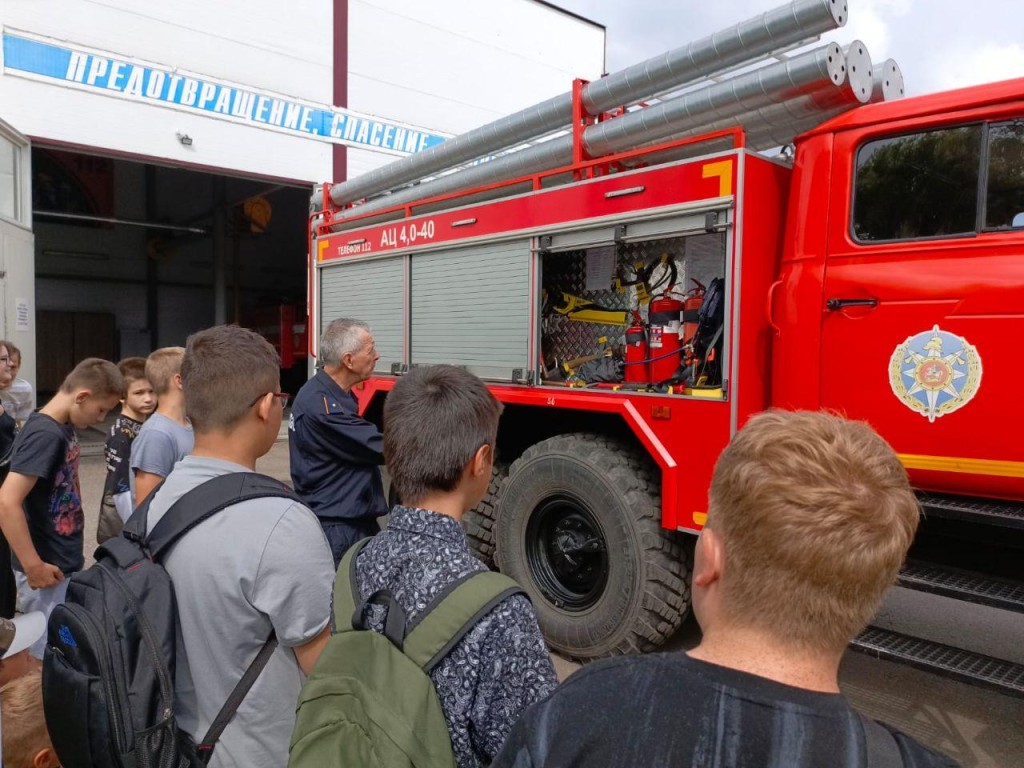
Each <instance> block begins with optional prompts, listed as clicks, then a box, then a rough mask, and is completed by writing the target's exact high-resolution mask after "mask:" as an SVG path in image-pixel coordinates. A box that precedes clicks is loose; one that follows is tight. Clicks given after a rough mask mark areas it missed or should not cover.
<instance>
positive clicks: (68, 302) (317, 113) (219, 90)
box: [0, 0, 605, 392]
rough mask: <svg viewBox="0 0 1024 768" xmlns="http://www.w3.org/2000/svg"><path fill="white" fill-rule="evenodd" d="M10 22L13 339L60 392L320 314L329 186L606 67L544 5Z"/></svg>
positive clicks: (405, 1) (162, 9) (6, 73)
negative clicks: (90, 375) (242, 331)
mask: <svg viewBox="0 0 1024 768" xmlns="http://www.w3.org/2000/svg"><path fill="white" fill-rule="evenodd" d="M0 26H2V35H3V48H2V60H0V65H2V66H0V274H2V275H3V277H2V278H0V289H2V303H3V312H2V324H0V337H6V338H9V339H10V340H11V341H13V342H14V343H15V344H18V345H19V346H20V347H21V348H22V349H23V350H24V353H25V361H24V368H23V374H22V375H24V376H27V377H29V378H30V380H33V379H35V378H36V377H38V388H39V389H40V390H41V391H42V392H47V391H52V390H53V388H54V382H55V381H57V382H58V383H59V378H60V377H62V376H63V373H66V371H67V369H69V367H70V365H73V364H74V362H75V360H76V359H77V358H80V357H84V356H88V355H91V354H97V355H101V356H106V357H111V358H115V359H116V358H117V357H121V356H124V355H128V354H146V353H147V352H148V351H150V350H151V349H152V348H155V347H157V346H166V345H170V344H183V343H184V341H185V337H186V336H187V334H188V333H190V332H192V331H194V330H197V329H198V328H201V327H204V326H206V325H210V324H212V323H214V322H224V321H228V322H231V321H241V322H244V323H246V324H249V325H253V322H252V321H251V318H253V317H262V316H264V315H266V314H267V311H268V310H269V309H271V308H274V307H278V306H283V305H286V304H287V305H294V306H301V305H304V303H305V299H306V297H305V294H304V289H305V269H306V267H305V264H306V254H305V246H306V238H305V232H306V215H307V203H308V197H309V190H310V188H311V185H312V184H314V183H317V182H321V181H324V180H333V181H337V180H341V179H343V178H349V177H352V176H354V175H357V174H359V173H362V172H365V171H366V170H369V169H371V168H374V167H377V166H379V165H382V164H384V163H386V162H388V161H389V160H392V159H394V158H395V157H397V156H401V155H404V154H407V153H409V152H415V151H418V150H420V149H422V148H424V147H428V146H431V145H433V144H435V143H438V142H441V141H443V140H444V139H445V138H447V137H448V136H451V135H454V134H457V133H460V132H463V131H465V130H468V129H470V128H473V127H476V126H478V125H481V124H484V123H487V122H489V121H491V120H493V119H495V118H498V117H500V116H502V115H504V114H507V113H509V112H512V111H515V110H517V109H520V108H522V107H526V106H529V105H530V104H534V103H537V102H540V101H543V100H544V99H547V98H549V97H551V96H554V95H557V94H559V93H564V92H566V91H568V90H569V88H570V87H571V83H572V80H573V78H575V77H582V78H587V79H594V78H596V77H598V76H600V75H601V73H602V71H603V68H604V42H605V32H604V28H603V27H601V26H600V25H597V24H595V23H593V22H591V21H588V20H586V19H582V18H580V17H577V16H574V15H572V14H569V13H566V12H565V11H562V10H560V9H558V8H557V7H555V6H553V5H550V4H548V3H545V2H540V1H539V0H498V1H497V2H493V3H479V2H471V0H442V2H440V3H434V4H422V3H417V2H414V1H413V0H336V1H335V2H331V1H329V0H308V1H307V2H302V3H288V4H285V3H278V2H269V1H268V0H263V2H256V3H252V2H248V3H242V2H238V1H237V0H223V1H222V2H217V3H211V2H199V1H198V0H171V1H170V2H166V3H157V4H152V3H149V4H143V3H138V2H132V1H131V0H105V2H103V3H95V2H87V1H86V0H7V1H6V2H4V3H3V4H2V5H0ZM299 314H301V311H300V313H299ZM247 319H249V320H250V321H249V322H246V320H247ZM36 350H38V354H37V353H36Z"/></svg>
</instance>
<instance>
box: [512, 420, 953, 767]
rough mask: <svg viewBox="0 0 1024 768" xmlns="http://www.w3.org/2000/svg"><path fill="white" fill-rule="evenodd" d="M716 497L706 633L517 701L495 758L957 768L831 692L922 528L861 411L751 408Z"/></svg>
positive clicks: (705, 582) (699, 554) (701, 601)
mask: <svg viewBox="0 0 1024 768" xmlns="http://www.w3.org/2000/svg"><path fill="white" fill-rule="evenodd" d="M709 502H710V503H709V508H708V521H707V525H706V526H705V528H704V530H703V531H702V532H701V534H700V538H699V539H698V540H697V548H696V558H695V561H694V568H693V612H694V614H695V615H696V617H697V621H698V623H699V624H700V627H701V630H702V631H703V637H702V639H701V642H700V644H699V645H698V646H697V647H696V648H694V649H692V650H690V651H689V652H687V653H684V654H662V655H656V656H646V657H639V658H638V657H628V658H623V659H615V660H609V661H606V662H598V663H596V664H592V665H589V666H588V667H587V668H586V669H584V670H582V671H580V672H578V673H577V674H575V675H574V676H573V677H572V678H571V679H570V680H569V681H568V682H567V683H566V684H565V685H564V686H562V688H561V689H559V690H558V691H556V692H555V693H554V694H553V695H552V696H551V697H550V698H548V699H547V700H546V701H544V702H542V703H540V704H539V705H537V706H535V707H533V708H532V709H530V710H529V711H528V712H527V713H526V716H525V717H524V718H523V719H522V720H520V721H519V723H518V724H517V725H516V727H515V728H514V729H513V731H512V735H511V736H510V737H509V740H508V741H507V742H506V744H505V747H504V749H503V750H502V753H501V754H500V755H499V756H498V759H497V760H496V761H495V762H494V765H495V766H498V767H499V768H508V767H510V766H515V768H531V767H532V766H542V765H548V766H555V765H557V766H560V768H571V767H572V766H583V765H586V766H587V767H588V768H602V767H603V766H639V765H672V766H680V767H683V766H701V767H702V768H725V767H726V766H729V767H730V768H761V767H762V766H772V765H786V766H793V768H802V767H803V766H806V767H807V768H810V767H811V766H815V767H816V766H822V765H828V766H834V767H835V768H860V767H861V766H865V765H872V766H873V765H876V764H877V765H885V766H890V765H892V766H898V765H903V766H906V768H926V767H930V766H954V765H955V763H954V762H953V761H952V760H950V759H949V758H947V757H945V756H944V755H941V754H939V753H937V752H933V751H931V750H929V749H927V748H925V747H923V746H922V745H921V744H919V743H917V742H916V741H914V740H913V739H912V738H910V737H909V736H906V735H904V734H902V733H899V732H897V731H894V730H893V729H891V728H889V727H888V726H885V725H882V724H880V723H876V722H875V721H873V720H869V719H867V718H865V717H863V716H861V715H859V714H858V713H857V712H856V711H855V710H853V709H852V708H851V707H850V705H849V703H848V702H847V701H846V699H845V698H844V697H843V695H842V694H841V693H840V692H839V683H838V674H839V661H840V659H841V658H842V656H843V653H844V651H845V650H846V645H847V643H849V641H850V639H851V638H852V637H853V636H854V635H855V634H857V633H858V632H859V631H860V630H861V629H862V628H863V627H864V625H865V624H867V622H868V621H869V620H870V619H871V617H872V616H873V615H874V614H875V612H876V610H877V609H878V606H879V603H880V602H881V600H882V595H883V593H884V592H885V590H886V589H887V588H888V587H889V586H890V585H891V584H892V583H893V582H894V581H895V579H896V574H897V572H898V571H899V568H900V565H901V563H902V562H903V559H904V557H905V556H906V553H907V548H908V547H909V546H910V543H911V540H912V539H913V538H914V532H915V531H916V529H917V523H918V515H919V511H918V506H917V501H916V499H915V497H914V493H913V491H911V488H910V484H909V482H908V479H907V473H906V472H905V470H904V469H903V466H902V465H901V464H900V462H899V459H898V458H897V457H896V454H895V453H894V452H893V450H892V448H890V447H889V446H888V444H886V442H885V441H884V440H882V438H881V437H879V436H878V435H877V434H876V433H875V432H874V431H873V430H872V429H871V427H869V426H868V425H867V424H865V423H862V422H855V421H846V420H844V419H841V418H839V417H837V416H832V415H828V414H824V413H810V412H797V413H790V412H783V411H771V412H767V413H762V414H758V415H756V416H754V417H753V418H751V419H750V421H749V422H748V424H747V425H746V426H745V427H744V428H743V429H741V430H740V431H739V432H738V433H737V434H736V435H735V436H734V437H733V440H732V442H731V443H730V444H729V446H728V447H727V448H726V449H725V451H723V452H722V455H721V457H720V458H719V459H718V463H717V465H716V466H715V472H714V476H713V478H712V481H711V492H710V497H709ZM630 690H632V691H642V692H643V696H642V697H640V698H634V697H628V696H623V691H630ZM594 713H600V714H599V715H598V716H596V717H595V716H594Z"/></svg>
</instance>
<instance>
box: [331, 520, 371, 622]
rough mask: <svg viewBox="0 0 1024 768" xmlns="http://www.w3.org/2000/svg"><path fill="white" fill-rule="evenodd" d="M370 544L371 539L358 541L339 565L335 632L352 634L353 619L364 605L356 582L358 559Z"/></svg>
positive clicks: (336, 581)
mask: <svg viewBox="0 0 1024 768" xmlns="http://www.w3.org/2000/svg"><path fill="white" fill-rule="evenodd" d="M369 542H370V539H369V538H366V539H363V540H361V541H357V542H356V543H355V544H353V545H352V546H351V547H349V548H348V551H347V552H346V553H345V554H344V555H343V556H342V558H341V562H340V563H339V564H338V572H337V574H335V576H334V593H333V598H332V600H333V602H334V631H335V632H351V631H352V630H353V629H355V627H354V623H353V618H354V616H355V612H356V606H357V605H362V604H363V599H362V596H361V595H360V594H359V584H358V582H357V581H356V558H357V557H358V556H359V553H360V552H361V551H362V549H363V547H365V546H366V545H367V544H368V543H369Z"/></svg>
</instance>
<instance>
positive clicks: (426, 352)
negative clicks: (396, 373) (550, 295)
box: [410, 240, 533, 380]
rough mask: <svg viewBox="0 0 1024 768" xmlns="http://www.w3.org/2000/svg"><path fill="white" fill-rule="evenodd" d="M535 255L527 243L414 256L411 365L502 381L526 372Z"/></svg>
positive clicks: (492, 245)
mask: <svg viewBox="0 0 1024 768" xmlns="http://www.w3.org/2000/svg"><path fill="white" fill-rule="evenodd" d="M532 258H533V254H532V252H531V250H530V241H529V240H521V241H516V242H510V243H499V244H491V245H483V246H470V247H467V248H459V249H456V250H447V251H437V252H433V253H425V254H417V255H415V256H413V258H412V266H411V272H412V274H411V283H410V285H411V323H412V326H411V331H410V355H411V358H412V363H413V364H426V365H430V364H436V363H451V364H453V365H463V366H465V367H466V368H467V369H468V370H470V371H472V372H473V373H475V374H477V375H478V376H480V377H482V378H488V379H499V380H510V379H512V378H513V371H514V370H517V369H518V370H519V371H520V372H521V373H520V375H522V374H524V373H525V372H526V371H527V370H528V369H530V368H531V366H530V365H529V359H528V356H529V334H530V293H531V289H532V286H531V285H530V262H531V260H532Z"/></svg>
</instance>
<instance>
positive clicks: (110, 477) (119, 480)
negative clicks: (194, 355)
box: [96, 357, 156, 544]
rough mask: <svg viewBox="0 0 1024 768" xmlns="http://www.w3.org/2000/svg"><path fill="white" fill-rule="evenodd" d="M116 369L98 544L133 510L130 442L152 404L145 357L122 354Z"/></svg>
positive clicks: (117, 532)
mask: <svg viewBox="0 0 1024 768" xmlns="http://www.w3.org/2000/svg"><path fill="white" fill-rule="evenodd" d="M117 369H118V370H119V371H120V372H121V376H122V377H123V378H124V397H122V398H121V413H119V414H118V416H117V419H116V420H115V421H114V423H113V424H112V425H111V427H110V435H109V436H108V437H107V444H106V446H105V447H104V451H103V456H104V459H105V460H106V465H107V479H106V482H105V483H104V485H103V498H102V500H101V502H100V516H99V523H98V524H97V526H96V542H97V543H98V544H102V543H103V542H104V541H106V540H107V539H109V538H111V537H112V536H117V535H118V534H119V533H120V532H121V528H122V527H123V526H124V524H125V522H126V521H127V520H128V518H129V517H131V514H132V511H133V510H134V507H133V506H132V490H131V481H130V480H129V477H128V475H129V469H128V463H129V462H130V460H131V452H132V443H134V442H135V438H136V437H138V436H139V430H140V429H142V424H143V422H145V421H146V419H148V418H149V416H150V414H152V413H153V411H154V409H155V408H156V395H155V394H154V392H153V385H152V384H150V383H149V379H147V378H146V358H144V357H126V358H125V359H124V360H122V361H121V362H119V363H118V364H117Z"/></svg>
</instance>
